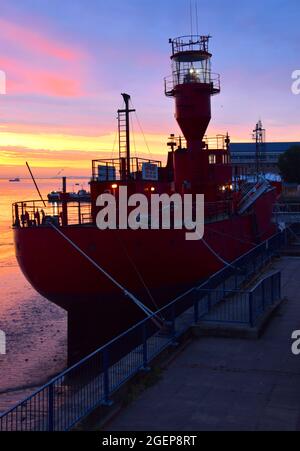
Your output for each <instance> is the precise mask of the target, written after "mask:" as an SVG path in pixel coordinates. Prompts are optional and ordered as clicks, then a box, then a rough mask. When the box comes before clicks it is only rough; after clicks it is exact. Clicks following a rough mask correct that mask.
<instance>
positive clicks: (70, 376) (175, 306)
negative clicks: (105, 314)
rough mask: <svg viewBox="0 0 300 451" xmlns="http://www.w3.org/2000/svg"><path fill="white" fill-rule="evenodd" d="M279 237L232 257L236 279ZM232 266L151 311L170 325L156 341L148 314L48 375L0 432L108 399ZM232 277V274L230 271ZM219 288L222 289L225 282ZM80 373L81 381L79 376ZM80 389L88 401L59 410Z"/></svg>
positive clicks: (4, 419) (66, 422)
mask: <svg viewBox="0 0 300 451" xmlns="http://www.w3.org/2000/svg"><path fill="white" fill-rule="evenodd" d="M284 237H285V234H284V233H278V234H276V235H274V236H273V237H271V238H270V239H269V240H267V241H266V242H264V243H262V244H260V245H259V246H257V247H255V248H254V249H252V250H251V251H249V252H248V253H247V254H244V255H243V256H241V257H239V258H238V259H236V260H235V262H234V266H235V267H236V268H235V269H236V271H241V268H242V267H245V273H244V274H243V273H240V274H239V277H240V278H241V282H242V281H245V280H248V279H247V278H249V277H250V276H251V275H252V272H253V271H257V270H259V269H260V268H261V265H265V264H266V262H267V261H268V259H270V258H271V256H272V255H273V254H274V252H276V250H277V249H278V248H279V247H280V245H281V244H282V241H283V239H284ZM249 265H250V267H249ZM234 266H233V265H231V266H230V268H228V267H225V268H223V269H222V270H220V271H218V272H217V273H216V274H214V275H213V276H211V277H210V278H209V279H208V280H206V281H204V282H203V283H200V284H199V285H198V286H195V287H193V288H192V289H191V290H190V291H187V292H186V293H184V294H182V295H181V296H179V297H177V298H176V299H174V300H172V301H171V302H170V303H169V304H167V305H166V306H164V307H163V308H161V309H160V310H158V311H157V312H155V313H154V314H153V317H154V316H157V315H159V314H162V313H163V316H164V317H165V318H166V319H168V318H170V325H171V327H170V333H169V334H168V335H166V336H160V337H158V338H159V340H158V339H157V335H156V334H157V333H158V332H157V329H156V328H155V325H153V322H152V320H151V317H149V318H146V319H144V320H143V321H141V322H140V323H138V324H136V325H135V326H133V327H132V328H130V329H129V330H127V331H125V332H124V333H123V334H121V335H120V336H119V337H116V338H114V339H113V340H111V341H110V342H109V343H107V344H106V345H104V346H102V347H101V348H99V349H98V350H96V351H95V352H93V353H92V354H90V355H89V356H87V357H85V358H84V359H82V360H81V361H80V362H79V363H77V364H75V365H73V366H72V367H71V368H68V369H66V370H65V371H63V372H62V373H61V374H59V375H57V376H56V377H54V378H52V379H51V380H50V381H49V382H48V383H47V384H45V385H43V386H42V387H40V388H39V389H38V390H36V391H35V392H34V393H32V394H31V395H30V396H29V397H27V398H26V399H25V400H23V401H21V402H20V403H18V404H17V405H16V406H14V407H12V408H11V409H9V410H8V411H6V412H4V413H3V414H2V415H0V430H24V429H25V430H36V429H38V430H40V429H41V430H68V429H70V428H71V427H72V426H73V425H74V424H75V423H76V422H77V421H79V420H80V419H81V418H82V417H83V416H85V415H86V414H87V413H88V412H90V411H91V410H92V409H93V408H95V407H96V406H98V405H99V404H100V403H107V402H109V396H110V395H111V394H112V393H114V392H115V391H116V390H117V389H118V388H119V387H120V386H121V385H122V384H123V383H124V382H125V381H127V380H128V379H129V378H130V377H132V376H133V375H134V374H136V373H137V372H138V371H140V370H141V369H142V368H147V367H148V366H149V362H150V361H152V359H153V358H154V357H155V356H156V355H157V354H158V353H160V352H161V351H162V350H163V349H165V348H166V347H167V346H169V345H170V344H171V343H172V342H173V341H174V339H175V336H176V334H175V329H176V324H177V323H176V321H177V318H180V315H181V314H182V312H187V311H188V310H189V309H190V308H191V307H192V306H193V305H194V308H195V314H196V304H197V302H198V301H199V298H198V297H197V296H196V295H197V292H198V296H199V291H201V290H203V289H205V288H207V289H211V288H216V287H217V286H218V284H219V285H220V283H221V284H224V280H225V281H226V280H227V279H228V278H229V279H228V280H229V281H230V278H232V275H234V271H233V267H234ZM234 277H236V274H235V276H234ZM235 286H237V281H235ZM223 288H224V289H226V283H225V286H224V287H223ZM179 301H180V302H179ZM178 315H179V316H178ZM194 318H195V316H194V315H192V317H191V319H190V322H189V324H188V325H187V323H186V322H184V324H185V325H184V326H182V327H184V328H186V327H189V325H190V324H192V323H193V321H194ZM178 321H179V319H178ZM182 330H183V329H182ZM184 330H186V329H184ZM137 334H138V336H140V337H143V339H142V341H141V344H137V345H136V346H137V347H136V348H135V349H133V350H132V351H131V352H130V353H129V354H128V355H127V356H125V357H124V358H121V360H117V361H116V360H114V361H111V363H109V360H108V359H109V357H111V358H113V355H114V352H115V351H116V349H118V345H119V344H120V342H123V341H124V340H125V341H124V342H126V343H128V342H130V340H131V337H135V336H136V335H137ZM123 344H124V343H123ZM119 346H120V345H119ZM95 371H96V373H95ZM81 375H82V376H83V380H81V379H80V377H81ZM56 390H58V392H56ZM66 390H67V391H66ZM80 390H90V392H89V393H90V395H91V399H92V400H91V399H90V398H89V402H90V404H87V405H85V403H84V402H82V401H81V404H80V408H79V410H78V411H76V412H75V413H74V412H73V411H69V410H67V413H66V411H65V410H64V409H71V407H70V406H69V404H68V400H69V396H70V397H72V396H73V397H75V398H74V399H73V398H71V400H70V402H71V404H72V403H73V401H74V402H76V399H77V397H78V396H79V397H80V396H81V395H80V393H81V391H80ZM84 393H85V392H84ZM40 396H41V397H42V401H41V402H42V403H43V406H42V407H44V410H43V409H42V410H39V409H37V407H36V404H35V399H36V398H37V401H40V398H39V397H40ZM80 400H81V397H80ZM31 401H32V402H33V407H31ZM64 402H65V403H66V404H63V403H64ZM55 403H56V404H55ZM37 405H38V404H37ZM77 407H79V406H77ZM31 408H32V409H33V410H31ZM36 409H37V410H36ZM55 409H58V410H55ZM27 412H28V413H27ZM27 415H28V416H27ZM34 415H36V416H37V418H35V416H34ZM24 421H25V424H24ZM28 421H29V424H28Z"/></svg>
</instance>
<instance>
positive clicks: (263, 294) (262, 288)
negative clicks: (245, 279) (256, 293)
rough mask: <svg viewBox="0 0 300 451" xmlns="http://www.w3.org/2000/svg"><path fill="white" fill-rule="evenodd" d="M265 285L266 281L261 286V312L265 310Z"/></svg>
mask: <svg viewBox="0 0 300 451" xmlns="http://www.w3.org/2000/svg"><path fill="white" fill-rule="evenodd" d="M265 284H266V281H265V280H264V281H263V282H262V284H261V291H262V293H261V294H262V308H263V312H264V311H265V308H266V290H265Z"/></svg>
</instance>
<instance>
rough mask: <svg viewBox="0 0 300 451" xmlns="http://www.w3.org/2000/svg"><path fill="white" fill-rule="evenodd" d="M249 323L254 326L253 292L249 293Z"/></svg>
mask: <svg viewBox="0 0 300 451" xmlns="http://www.w3.org/2000/svg"><path fill="white" fill-rule="evenodd" d="M249 324H250V327H253V293H249Z"/></svg>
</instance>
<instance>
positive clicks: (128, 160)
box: [123, 96, 130, 178]
mask: <svg viewBox="0 0 300 451" xmlns="http://www.w3.org/2000/svg"><path fill="white" fill-rule="evenodd" d="M123 97H124V100H125V105H126V113H125V114H126V160H127V177H128V178H129V177H130V123H129V99H130V97H129V96H123Z"/></svg>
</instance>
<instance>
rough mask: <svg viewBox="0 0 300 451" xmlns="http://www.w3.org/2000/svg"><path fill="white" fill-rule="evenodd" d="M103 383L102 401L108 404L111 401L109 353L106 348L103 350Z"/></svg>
mask: <svg viewBox="0 0 300 451" xmlns="http://www.w3.org/2000/svg"><path fill="white" fill-rule="evenodd" d="M102 355H103V378H104V380H103V384H104V402H103V404H104V405H105V406H110V405H111V404H112V403H111V401H110V399H109V355H108V350H107V348H106V349H104V350H103V354H102Z"/></svg>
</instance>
